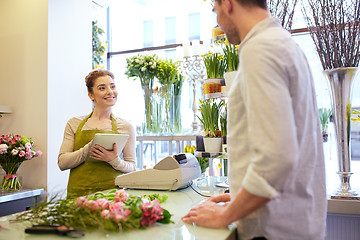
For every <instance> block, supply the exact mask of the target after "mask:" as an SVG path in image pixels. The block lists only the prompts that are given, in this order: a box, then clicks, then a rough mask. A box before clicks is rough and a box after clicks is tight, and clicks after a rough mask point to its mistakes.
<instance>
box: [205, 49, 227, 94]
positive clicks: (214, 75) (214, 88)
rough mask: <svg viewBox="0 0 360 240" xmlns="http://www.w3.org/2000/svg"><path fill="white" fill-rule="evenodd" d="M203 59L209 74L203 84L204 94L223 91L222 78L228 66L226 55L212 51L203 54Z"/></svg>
mask: <svg viewBox="0 0 360 240" xmlns="http://www.w3.org/2000/svg"><path fill="white" fill-rule="evenodd" d="M203 59H204V65H205V68H206V76H207V79H205V82H204V85H203V88H204V94H208V93H215V92H221V79H223V78H224V72H225V68H226V61H225V58H224V55H222V54H220V53H213V52H211V51H210V52H208V53H206V54H204V55H203Z"/></svg>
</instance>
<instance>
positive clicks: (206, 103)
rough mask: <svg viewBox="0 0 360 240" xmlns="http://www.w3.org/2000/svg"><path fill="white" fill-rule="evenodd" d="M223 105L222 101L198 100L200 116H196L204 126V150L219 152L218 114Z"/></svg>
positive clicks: (220, 139) (220, 143) (220, 145)
mask: <svg viewBox="0 0 360 240" xmlns="http://www.w3.org/2000/svg"><path fill="white" fill-rule="evenodd" d="M223 105H224V102H223V101H219V102H216V101H215V100H213V99H206V100H200V105H199V111H200V116H197V117H198V118H199V120H200V122H201V123H202V124H203V127H204V135H205V136H204V147H205V151H206V152H210V153H217V152H221V147H222V138H221V131H220V130H219V116H220V112H221V109H222V107H223Z"/></svg>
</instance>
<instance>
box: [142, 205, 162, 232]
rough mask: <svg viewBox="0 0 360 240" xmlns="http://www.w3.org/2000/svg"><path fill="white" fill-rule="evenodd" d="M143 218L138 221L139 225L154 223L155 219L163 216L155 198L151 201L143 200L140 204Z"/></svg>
mask: <svg viewBox="0 0 360 240" xmlns="http://www.w3.org/2000/svg"><path fill="white" fill-rule="evenodd" d="M141 209H142V212H143V218H142V220H141V221H140V225H141V226H150V225H154V224H155V223H156V221H157V220H159V219H162V218H164V216H163V215H162V214H163V209H162V208H161V206H160V205H159V200H158V199H155V200H153V201H151V202H144V203H143V204H142V205H141Z"/></svg>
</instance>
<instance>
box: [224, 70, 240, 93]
mask: <svg viewBox="0 0 360 240" xmlns="http://www.w3.org/2000/svg"><path fill="white" fill-rule="evenodd" d="M236 73H237V71H230V72H225V73H224V78H225V87H226V88H225V89H226V91H230V88H231V85H232V83H233V81H234V79H235V76H236Z"/></svg>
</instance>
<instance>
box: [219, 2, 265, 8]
mask: <svg viewBox="0 0 360 240" xmlns="http://www.w3.org/2000/svg"><path fill="white" fill-rule="evenodd" d="M215 1H217V2H218V3H220V4H221V1H222V0H215ZM236 1H237V2H238V3H239V4H240V5H242V6H249V7H254V6H255V7H260V8H263V9H265V10H266V9H267V1H266V0H236Z"/></svg>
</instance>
